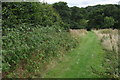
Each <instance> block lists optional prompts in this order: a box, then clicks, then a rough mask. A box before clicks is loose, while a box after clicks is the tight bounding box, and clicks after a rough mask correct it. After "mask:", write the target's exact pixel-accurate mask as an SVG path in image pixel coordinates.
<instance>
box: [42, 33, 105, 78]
mask: <svg viewBox="0 0 120 80" xmlns="http://www.w3.org/2000/svg"><path fill="white" fill-rule="evenodd" d="M79 41H80V43H79V46H78V47H77V48H76V49H75V50H73V51H71V52H70V53H68V54H67V55H65V56H64V58H63V59H62V60H61V61H59V62H58V64H56V66H55V67H54V68H51V69H50V70H49V71H48V72H47V73H45V75H44V76H43V77H44V78H102V77H103V76H100V75H97V74H94V73H93V71H92V69H91V66H92V67H93V68H95V69H96V70H97V71H100V72H104V70H105V69H104V68H103V67H102V62H103V58H104V56H105V52H104V51H103V49H102V46H101V45H100V41H99V40H98V39H97V36H96V35H95V34H94V33H93V32H88V34H87V35H86V36H84V37H82V38H80V40H79Z"/></svg>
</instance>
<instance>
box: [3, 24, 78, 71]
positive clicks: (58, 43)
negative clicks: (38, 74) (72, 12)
mask: <svg viewBox="0 0 120 80" xmlns="http://www.w3.org/2000/svg"><path fill="white" fill-rule="evenodd" d="M21 26H23V25H21ZM24 26H25V27H27V26H28V25H24ZM39 27H42V26H37V27H36V28H33V29H32V30H31V31H28V32H24V31H21V30H18V29H14V30H12V31H10V32H9V33H8V34H7V35H6V36H3V50H2V53H3V71H8V70H9V69H10V68H12V69H14V67H13V66H15V65H16V64H17V63H19V61H21V60H24V59H29V57H30V56H32V55H33V54H32V52H35V51H36V50H39V51H40V52H41V53H40V54H42V56H41V57H43V56H44V58H47V57H49V56H58V55H59V54H60V52H61V51H62V50H63V51H69V50H70V49H71V48H73V47H75V46H76V44H75V41H74V40H73V39H72V37H70V35H69V33H67V32H63V31H62V29H59V28H56V26H55V27H54V26H53V27H43V28H39Z"/></svg>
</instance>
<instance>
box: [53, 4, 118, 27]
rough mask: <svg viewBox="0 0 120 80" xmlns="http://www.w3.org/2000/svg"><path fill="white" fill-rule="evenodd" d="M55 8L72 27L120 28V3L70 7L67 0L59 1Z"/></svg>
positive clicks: (54, 5)
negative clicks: (65, 0) (64, 0)
mask: <svg viewBox="0 0 120 80" xmlns="http://www.w3.org/2000/svg"><path fill="white" fill-rule="evenodd" d="M53 8H55V10H56V11H57V12H58V13H59V14H60V16H61V18H62V20H64V22H65V23H66V24H67V25H68V26H69V28H72V29H105V28H113V29H118V28H120V27H119V25H120V15H119V14H120V5H117V4H108V5H96V6H88V7H85V8H79V7H76V6H73V7H68V5H67V3H66V2H57V3H54V4H53Z"/></svg>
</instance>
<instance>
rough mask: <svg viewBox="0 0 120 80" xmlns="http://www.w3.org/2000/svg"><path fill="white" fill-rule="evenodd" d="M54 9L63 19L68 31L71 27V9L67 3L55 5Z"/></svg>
mask: <svg viewBox="0 0 120 80" xmlns="http://www.w3.org/2000/svg"><path fill="white" fill-rule="evenodd" d="M53 8H54V9H55V10H56V12H58V13H59V15H60V16H61V18H62V20H63V22H64V27H65V28H66V29H68V28H69V26H70V25H69V23H70V16H71V11H70V8H69V7H68V5H67V3H66V2H58V3H54V4H53Z"/></svg>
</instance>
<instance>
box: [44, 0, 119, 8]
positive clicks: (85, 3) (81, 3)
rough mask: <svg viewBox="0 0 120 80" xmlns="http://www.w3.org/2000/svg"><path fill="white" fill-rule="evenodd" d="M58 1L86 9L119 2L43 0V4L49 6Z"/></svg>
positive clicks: (109, 0)
mask: <svg viewBox="0 0 120 80" xmlns="http://www.w3.org/2000/svg"><path fill="white" fill-rule="evenodd" d="M59 1H64V2H67V3H68V6H69V7H72V6H78V7H86V6H93V5H97V4H117V3H118V2H119V1H120V0H44V2H47V3H49V4H52V3H55V2H59Z"/></svg>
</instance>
